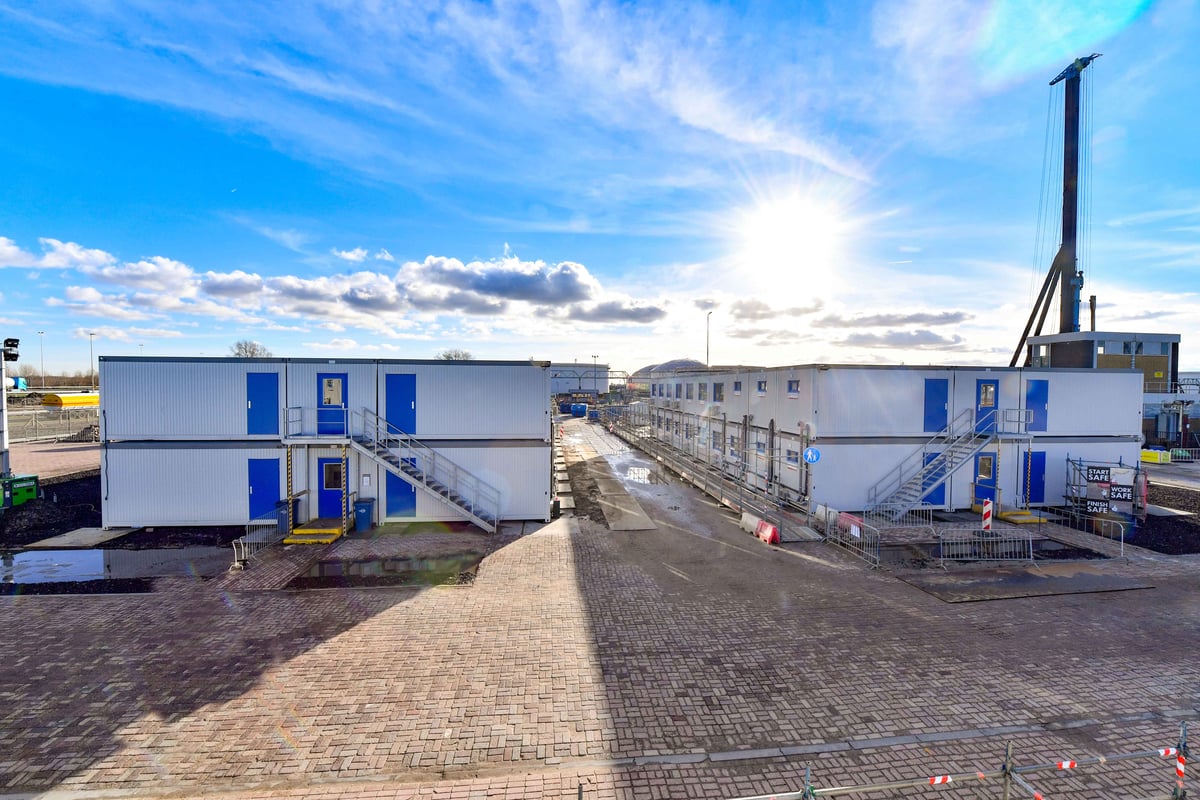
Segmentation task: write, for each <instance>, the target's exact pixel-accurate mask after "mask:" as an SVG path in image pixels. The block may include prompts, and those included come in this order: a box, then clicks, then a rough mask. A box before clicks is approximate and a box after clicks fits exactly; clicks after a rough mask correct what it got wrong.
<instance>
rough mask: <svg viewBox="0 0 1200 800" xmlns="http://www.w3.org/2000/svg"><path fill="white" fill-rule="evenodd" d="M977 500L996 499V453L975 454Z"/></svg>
mask: <svg viewBox="0 0 1200 800" xmlns="http://www.w3.org/2000/svg"><path fill="white" fill-rule="evenodd" d="M974 499H975V502H978V503H982V502H983V501H984V500H993V501H994V500H995V499H996V454H995V453H976V455H975V498H974Z"/></svg>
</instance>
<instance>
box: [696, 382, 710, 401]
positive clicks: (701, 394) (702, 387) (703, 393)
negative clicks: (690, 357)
mask: <svg viewBox="0 0 1200 800" xmlns="http://www.w3.org/2000/svg"><path fill="white" fill-rule="evenodd" d="M696 393H697V397H698V398H699V399H700V400H707V399H708V384H707V383H698V384H696Z"/></svg>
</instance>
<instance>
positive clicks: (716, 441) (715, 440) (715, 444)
mask: <svg viewBox="0 0 1200 800" xmlns="http://www.w3.org/2000/svg"><path fill="white" fill-rule="evenodd" d="M712 449H713V450H720V449H721V434H719V433H717V432H716V431H713V432H712Z"/></svg>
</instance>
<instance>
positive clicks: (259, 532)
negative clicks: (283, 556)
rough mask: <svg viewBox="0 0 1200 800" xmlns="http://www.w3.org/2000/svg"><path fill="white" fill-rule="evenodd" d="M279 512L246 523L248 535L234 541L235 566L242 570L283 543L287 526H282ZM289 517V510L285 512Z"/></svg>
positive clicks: (263, 515)
mask: <svg viewBox="0 0 1200 800" xmlns="http://www.w3.org/2000/svg"><path fill="white" fill-rule="evenodd" d="M279 514H280V512H279V511H272V512H269V513H268V514H262V515H260V516H258V517H255V518H254V519H252V520H250V521H249V522H247V523H246V535H245V536H242V537H241V538H239V539H234V540H233V566H234V567H235V568H237V569H242V568H244V567H245V566H246V564H247V562H249V561H250V559H251V558H253V557H254V556H255V555H257V554H258V553H260V552H262V551H263V550H266V549H267V548H268V547H270V546H271V545H274V544H278V543H279V542H281V541H283V540H284V538H285V537H286V536H287V524H286V523H284V524H280V521H279ZM283 514H284V515H285V516H286V515H287V510H286V509H284V510H283Z"/></svg>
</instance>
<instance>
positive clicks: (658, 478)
mask: <svg viewBox="0 0 1200 800" xmlns="http://www.w3.org/2000/svg"><path fill="white" fill-rule="evenodd" d="M625 478H626V480H629V481H632V482H634V483H644V484H646V485H650V484H665V483H670V481H669V480H667V475H666V473H665V472H661V471H659V470H652V469H651V468H650V467H629V468H628V469H627V470H625Z"/></svg>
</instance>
